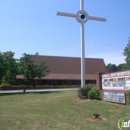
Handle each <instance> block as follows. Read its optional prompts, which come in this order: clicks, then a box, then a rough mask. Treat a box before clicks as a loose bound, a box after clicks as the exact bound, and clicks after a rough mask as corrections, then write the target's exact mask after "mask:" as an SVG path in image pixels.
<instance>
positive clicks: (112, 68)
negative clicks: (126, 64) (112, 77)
mask: <svg viewBox="0 0 130 130" xmlns="http://www.w3.org/2000/svg"><path fill="white" fill-rule="evenodd" d="M106 68H107V71H108V72H115V71H117V70H118V69H117V66H116V65H115V64H111V63H109V64H108V65H107V66H106Z"/></svg>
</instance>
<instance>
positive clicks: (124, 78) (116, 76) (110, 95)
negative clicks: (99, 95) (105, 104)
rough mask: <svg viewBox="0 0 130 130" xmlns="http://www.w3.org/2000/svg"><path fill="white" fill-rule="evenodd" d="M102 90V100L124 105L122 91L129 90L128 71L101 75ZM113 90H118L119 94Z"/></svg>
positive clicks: (129, 75) (123, 93)
mask: <svg viewBox="0 0 130 130" xmlns="http://www.w3.org/2000/svg"><path fill="white" fill-rule="evenodd" d="M102 90H103V100H106V101H111V102H118V103H125V102H126V101H125V92H124V90H126V91H127V90H130V70H127V71H121V72H114V73H107V74H102ZM107 90H109V91H110V92H107ZM114 90H117V91H118V90H120V92H114ZM121 91H123V92H121Z"/></svg>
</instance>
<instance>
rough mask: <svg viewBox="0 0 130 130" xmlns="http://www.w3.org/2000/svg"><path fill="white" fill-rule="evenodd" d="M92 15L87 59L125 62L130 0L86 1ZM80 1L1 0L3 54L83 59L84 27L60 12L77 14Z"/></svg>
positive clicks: (0, 47)
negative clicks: (81, 30)
mask: <svg viewBox="0 0 130 130" xmlns="http://www.w3.org/2000/svg"><path fill="white" fill-rule="evenodd" d="M84 3H85V7H84V8H85V11H86V12H87V13H88V14H89V15H90V16H96V17H103V18H106V19H107V22H98V21H92V20H89V21H88V22H87V23H86V24H85V57H89V58H104V61H105V63H106V64H108V63H112V64H116V65H118V64H120V63H124V59H125V57H124V56H123V54H122V53H123V51H124V48H125V47H126V45H127V43H128V38H129V37H130V9H129V5H130V0H84ZM79 4H80V0H0V51H1V52H5V51H13V52H15V57H16V58H19V57H21V56H22V54H23V53H28V54H35V52H39V54H40V55H50V56H69V57H80V56H81V45H80V24H79V23H78V22H77V21H76V19H75V18H70V17H61V16H56V12H57V11H60V12H68V13H77V11H78V10H79V7H80V6H79Z"/></svg>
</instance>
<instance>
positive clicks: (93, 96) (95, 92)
mask: <svg viewBox="0 0 130 130" xmlns="http://www.w3.org/2000/svg"><path fill="white" fill-rule="evenodd" d="M88 98H89V99H96V100H100V94H99V91H98V88H97V87H96V86H95V87H93V88H92V89H91V90H90V91H89V92H88Z"/></svg>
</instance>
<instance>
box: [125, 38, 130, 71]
mask: <svg viewBox="0 0 130 130" xmlns="http://www.w3.org/2000/svg"><path fill="white" fill-rule="evenodd" d="M123 55H124V56H125V57H126V58H125V62H126V63H125V64H124V65H123V69H124V70H126V69H130V37H129V40H128V44H127V46H126V47H125V49H124V52H123Z"/></svg>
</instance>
